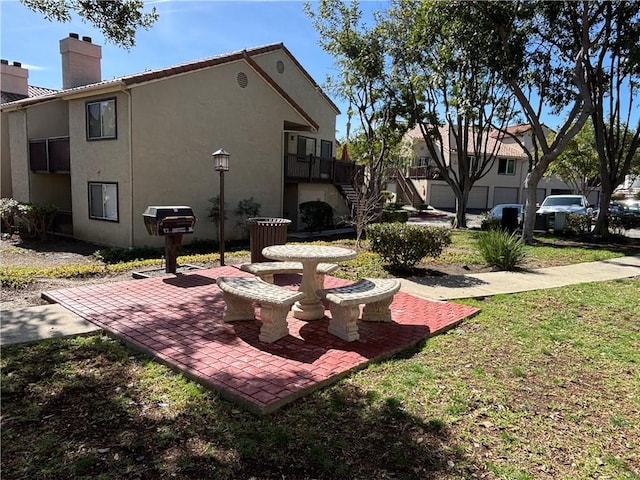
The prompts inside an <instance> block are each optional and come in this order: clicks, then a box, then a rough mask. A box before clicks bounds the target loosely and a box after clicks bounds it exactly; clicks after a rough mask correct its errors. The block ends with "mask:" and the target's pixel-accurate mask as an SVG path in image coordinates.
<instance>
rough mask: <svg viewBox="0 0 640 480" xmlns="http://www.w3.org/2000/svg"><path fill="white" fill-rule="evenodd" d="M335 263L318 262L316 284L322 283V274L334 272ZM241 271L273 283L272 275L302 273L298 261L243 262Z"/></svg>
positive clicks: (300, 264)
mask: <svg viewBox="0 0 640 480" xmlns="http://www.w3.org/2000/svg"><path fill="white" fill-rule="evenodd" d="M338 268H339V267H338V265H336V264H335V263H319V264H318V267H317V268H316V275H317V276H318V285H324V276H325V275H326V274H329V273H332V272H335V271H336V270H337V269H338ZM240 270H242V271H243V272H249V273H253V274H254V275H256V276H257V277H260V278H261V279H262V280H264V281H265V282H268V283H273V281H274V280H273V276H274V275H276V274H283V273H302V263H300V262H261V263H243V264H242V265H240Z"/></svg>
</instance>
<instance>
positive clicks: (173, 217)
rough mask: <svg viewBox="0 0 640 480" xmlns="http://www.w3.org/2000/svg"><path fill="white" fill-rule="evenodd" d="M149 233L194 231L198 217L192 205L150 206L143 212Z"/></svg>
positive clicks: (162, 234) (161, 233)
mask: <svg viewBox="0 0 640 480" xmlns="http://www.w3.org/2000/svg"><path fill="white" fill-rule="evenodd" d="M142 216H143V217H144V224H145V226H146V227H147V232H149V235H160V236H164V235H171V234H175V233H193V227H194V225H195V223H196V217H195V215H194V214H193V210H192V209H191V207H184V206H183V207H172V206H150V207H147V209H146V210H145V211H144V213H143V214H142Z"/></svg>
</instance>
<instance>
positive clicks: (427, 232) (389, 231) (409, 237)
mask: <svg viewBox="0 0 640 480" xmlns="http://www.w3.org/2000/svg"><path fill="white" fill-rule="evenodd" d="M366 234H367V238H368V239H369V243H370V245H371V251H372V252H374V253H377V254H379V255H380V256H381V257H382V258H383V259H384V260H385V261H387V262H389V263H390V264H391V266H392V267H394V268H397V269H400V270H410V269H411V268H413V267H414V266H415V265H416V264H418V263H419V262H420V260H422V259H423V258H424V257H437V256H438V255H440V254H441V253H442V250H443V249H444V248H445V247H448V246H449V245H451V231H450V230H448V229H445V228H440V227H422V226H417V225H407V224H404V223H374V224H371V225H368V226H367V228H366Z"/></svg>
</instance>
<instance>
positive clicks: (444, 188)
mask: <svg viewBox="0 0 640 480" xmlns="http://www.w3.org/2000/svg"><path fill="white" fill-rule="evenodd" d="M508 130H510V132H511V133H512V134H513V135H515V136H516V137H518V139H519V140H520V141H521V142H522V143H523V144H524V145H525V146H526V147H527V148H528V149H530V150H533V140H532V137H531V133H532V132H531V127H530V125H528V124H521V125H513V126H510V127H508ZM550 132H551V130H550V129H548V132H547V133H550ZM441 136H442V141H443V143H444V148H443V149H442V151H443V152H444V156H445V158H444V159H443V162H444V163H445V165H448V166H449V167H451V168H454V169H457V163H458V152H457V151H456V147H455V141H454V139H453V137H452V135H449V131H448V129H447V128H442V129H441ZM405 140H406V141H407V144H408V145H409V148H410V154H409V155H410V156H411V157H412V158H413V160H412V166H411V167H409V168H408V169H407V171H406V172H404V173H405V175H404V178H401V179H400V181H399V182H398V187H399V190H400V193H401V194H403V185H404V190H405V193H404V194H403V196H404V197H405V198H406V200H407V201H409V202H411V203H414V204H416V201H417V202H418V203H426V204H428V205H431V206H433V207H435V208H441V209H455V205H456V200H455V195H454V193H453V191H452V190H451V187H449V185H448V184H447V183H446V181H445V180H443V179H441V178H440V177H439V174H438V172H437V168H436V167H435V163H434V161H433V160H432V159H431V157H430V154H429V151H428V149H427V145H426V142H425V141H424V137H423V136H422V134H421V132H420V128H419V127H415V128H413V129H411V130H410V131H408V132H407V134H406V136H405ZM484 144H485V145H486V147H487V152H489V153H493V154H494V156H495V157H496V159H495V162H494V164H493V166H492V168H491V170H490V171H489V172H488V173H487V175H485V176H484V177H483V178H481V179H480V180H478V181H477V182H476V183H475V184H474V186H473V188H472V189H471V192H470V194H469V205H468V208H470V209H476V210H486V209H489V208H491V207H493V206H494V205H498V204H500V203H524V198H525V193H524V188H523V182H524V179H525V176H526V174H527V169H528V164H529V160H528V158H527V155H526V154H525V152H524V150H523V148H522V147H521V146H520V145H519V144H518V142H517V141H516V140H515V139H513V138H512V137H511V136H509V135H503V134H501V135H492V136H491V138H489V139H488V141H487V142H486V143H484ZM403 180H404V182H403ZM561 193H574V192H572V190H571V187H570V186H569V185H567V184H566V183H565V182H563V181H562V180H560V179H559V178H556V177H545V178H543V179H542V180H541V181H540V182H539V184H538V188H537V192H536V197H537V199H538V202H542V200H544V198H545V197H546V196H547V195H553V194H561ZM596 195H597V193H595V194H594V198H592V199H590V200H591V201H592V203H596V200H597V198H596Z"/></svg>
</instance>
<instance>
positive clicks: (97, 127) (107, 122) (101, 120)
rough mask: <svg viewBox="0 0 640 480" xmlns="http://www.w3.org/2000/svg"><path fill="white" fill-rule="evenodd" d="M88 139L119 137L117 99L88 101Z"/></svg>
mask: <svg viewBox="0 0 640 480" xmlns="http://www.w3.org/2000/svg"><path fill="white" fill-rule="evenodd" d="M86 105H87V140H104V139H112V138H117V133H118V132H117V128H116V99H115V98H109V99H106V100H99V101H97V102H87V104H86Z"/></svg>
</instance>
